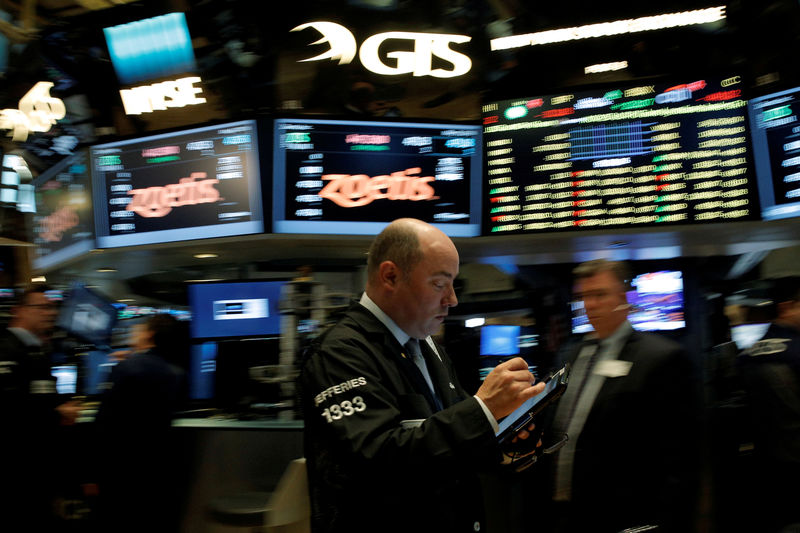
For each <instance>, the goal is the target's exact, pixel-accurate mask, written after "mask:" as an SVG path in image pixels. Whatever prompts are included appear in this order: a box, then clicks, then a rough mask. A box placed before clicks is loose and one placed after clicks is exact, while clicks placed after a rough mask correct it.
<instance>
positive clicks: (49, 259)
mask: <svg viewBox="0 0 800 533" xmlns="http://www.w3.org/2000/svg"><path fill="white" fill-rule="evenodd" d="M33 185H34V194H35V198H36V212H35V214H34V215H33V221H32V230H33V236H32V242H33V243H34V244H35V245H36V247H35V250H34V257H33V267H34V268H36V269H46V268H49V267H51V266H54V265H57V264H59V263H62V262H64V261H67V260H70V259H72V258H74V257H79V256H81V255H83V254H86V253H88V252H89V251H90V250H91V249H92V248H94V247H95V242H94V219H93V213H92V184H91V177H90V173H89V155H88V153H87V151H85V150H83V151H79V152H76V153H75V154H73V155H71V156H69V157H67V158H66V159H64V160H62V161H61V162H59V163H57V164H56V165H55V166H53V167H51V168H50V169H48V170H47V172H45V173H43V174H41V175H39V176H38V177H37V178H35V179H34V181H33Z"/></svg>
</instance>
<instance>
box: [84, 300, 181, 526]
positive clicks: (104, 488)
mask: <svg viewBox="0 0 800 533" xmlns="http://www.w3.org/2000/svg"><path fill="white" fill-rule="evenodd" d="M188 349H189V339H188V334H187V330H186V328H185V325H184V324H183V323H181V322H179V321H178V320H177V319H175V318H174V317H173V316H171V315H168V314H158V315H153V316H150V317H148V318H147V320H146V321H145V322H144V323H142V324H136V325H134V326H133V327H132V329H131V334H130V350H129V353H128V354H127V355H125V356H124V358H122V359H121V360H120V362H119V363H117V365H116V366H114V368H113V369H112V371H111V383H110V387H109V389H108V390H107V391H106V392H105V393H104V394H103V396H102V398H101V400H100V406H99V408H98V412H97V417H96V419H95V424H96V430H97V435H98V437H99V439H100V443H101V445H102V453H101V454H100V461H101V464H99V465H98V466H97V471H98V475H99V478H98V481H99V482H98V485H99V486H98V489H99V500H98V502H99V503H98V507H99V514H100V522H101V524H102V525H103V526H105V527H107V528H109V529H108V530H109V531H142V530H145V529H146V530H154V531H175V530H177V523H176V522H177V520H178V519H179V516H178V508H177V503H176V499H175V494H176V491H175V487H176V483H177V482H178V480H177V479H176V472H177V470H176V464H175V463H176V457H177V454H176V450H175V449H174V442H173V438H172V431H171V425H172V419H173V417H174V415H175V413H176V411H178V410H179V408H180V407H181V406H182V402H183V400H184V398H185V369H184V368H182V367H181V366H180V364H181V362H182V361H183V359H184V352H185V351H186V350H188Z"/></svg>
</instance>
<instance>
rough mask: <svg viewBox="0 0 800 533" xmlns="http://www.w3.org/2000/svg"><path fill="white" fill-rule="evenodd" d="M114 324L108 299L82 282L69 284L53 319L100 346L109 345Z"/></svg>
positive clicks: (70, 331) (113, 315)
mask: <svg viewBox="0 0 800 533" xmlns="http://www.w3.org/2000/svg"><path fill="white" fill-rule="evenodd" d="M116 323H117V308H116V306H114V305H113V304H112V302H111V300H109V299H108V298H107V297H105V296H103V295H101V294H100V293H98V292H95V291H94V290H92V289H89V288H88V287H86V286H84V285H81V284H75V285H73V286H72V287H70V289H69V291H68V293H67V294H66V296H65V297H64V301H63V303H62V305H61V309H60V310H59V315H58V318H57V319H56V325H57V326H58V327H60V328H61V329H63V330H65V331H66V332H67V333H69V334H71V335H73V336H75V337H76V338H78V339H80V340H82V341H83V342H87V343H90V344H92V345H94V346H95V347H97V348H100V349H104V348H108V347H109V346H110V344H111V335H112V332H113V331H114V326H115V325H116Z"/></svg>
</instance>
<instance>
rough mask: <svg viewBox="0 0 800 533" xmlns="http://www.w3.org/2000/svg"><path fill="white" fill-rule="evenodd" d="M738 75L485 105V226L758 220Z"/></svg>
mask: <svg viewBox="0 0 800 533" xmlns="http://www.w3.org/2000/svg"><path fill="white" fill-rule="evenodd" d="M742 85H743V84H742V82H741V79H740V78H739V77H738V76H735V77H730V78H726V79H721V80H720V79H717V80H710V79H694V78H692V79H686V80H681V81H676V82H675V83H671V84H649V83H647V84H646V83H637V84H636V85H622V84H620V85H619V86H618V87H607V88H605V89H602V90H594V91H584V92H569V93H560V94H552V95H546V96H533V97H529V98H518V99H514V100H504V101H496V102H489V103H486V105H484V107H483V122H484V130H483V139H484V147H485V148H484V150H485V159H486V174H485V180H486V183H485V185H484V189H485V190H486V194H485V198H484V217H483V220H484V233H486V234H503V233H524V232H543V231H558V230H573V229H581V228H593V229H597V228H603V227H626V226H659V225H663V224H691V223H700V222H723V221H733V220H746V219H754V218H757V214H758V213H757V211H758V208H757V206H756V204H755V188H754V187H752V186H751V185H750V183H751V179H750V178H749V175H750V174H751V171H750V163H749V159H748V151H749V148H748V143H747V133H746V128H747V126H746V102H745V100H744V98H743V96H742Z"/></svg>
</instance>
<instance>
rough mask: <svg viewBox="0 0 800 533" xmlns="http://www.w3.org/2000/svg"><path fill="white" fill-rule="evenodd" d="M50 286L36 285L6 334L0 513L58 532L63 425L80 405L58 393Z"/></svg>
mask: <svg viewBox="0 0 800 533" xmlns="http://www.w3.org/2000/svg"><path fill="white" fill-rule="evenodd" d="M47 291H48V287H47V286H44V285H36V286H33V287H31V288H29V289H27V290H26V291H24V292H23V294H22V295H21V296H20V298H19V300H18V302H17V304H16V305H14V307H13V308H12V310H11V319H10V320H9V323H8V327H7V328H6V329H5V330H4V331H2V333H0V423H1V424H2V425H3V437H2V439H1V440H0V471H2V473H3V476H2V479H3V481H2V483H0V487H1V488H0V508H2V511H3V521H4V522H6V523H9V524H13V523H17V524H25V525H27V526H28V527H30V528H31V529H30V530H31V531H33V530H35V529H36V527H49V528H52V527H53V525H54V524H55V523H56V515H55V512H54V500H55V498H56V496H57V486H56V477H57V470H56V465H57V459H58V457H57V456H58V453H59V446H58V444H59V437H60V434H59V426H61V425H72V424H73V423H74V422H75V419H76V418H77V416H78V413H79V411H80V404H79V402H77V401H74V400H71V399H65V398H63V397H62V396H61V395H59V394H58V393H57V392H56V379H55V378H54V377H53V376H52V374H51V365H52V361H51V352H50V348H49V342H50V336H51V334H52V331H53V327H54V325H55V320H56V317H57V315H58V307H57V305H56V303H55V302H53V301H51V300H50V299H49V298H48V296H47Z"/></svg>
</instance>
